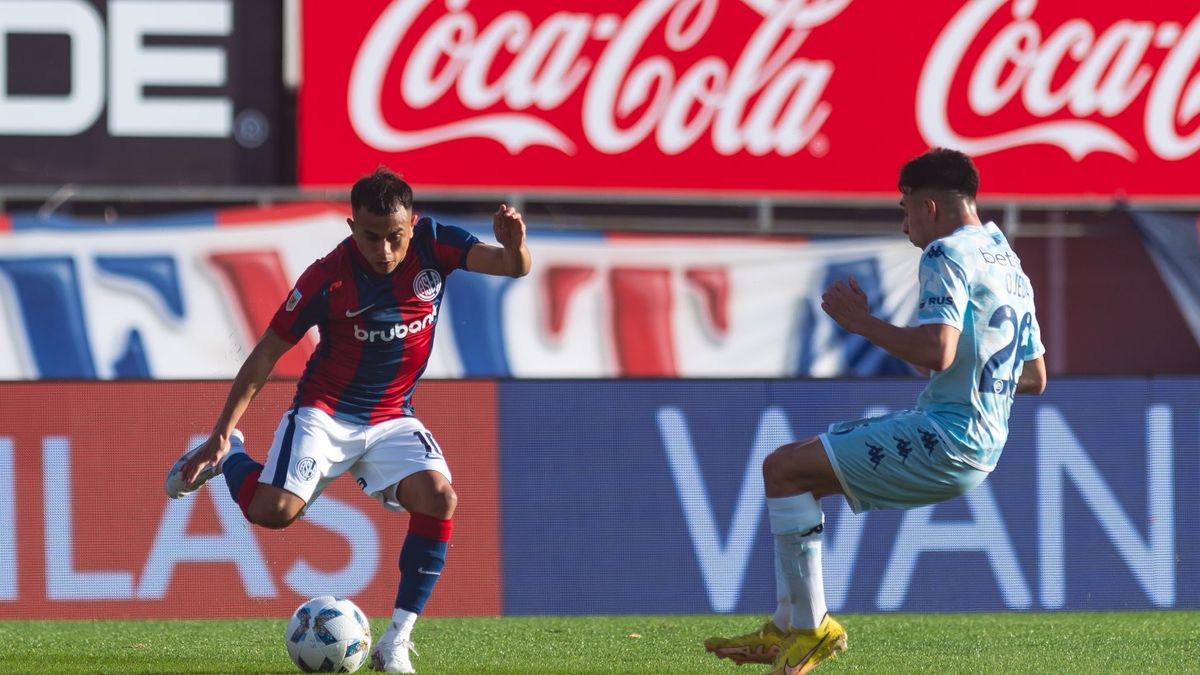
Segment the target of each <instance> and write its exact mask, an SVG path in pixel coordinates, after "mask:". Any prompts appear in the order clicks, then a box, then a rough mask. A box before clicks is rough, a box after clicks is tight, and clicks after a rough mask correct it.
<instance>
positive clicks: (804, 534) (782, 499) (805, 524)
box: [704, 438, 842, 664]
mask: <svg viewBox="0 0 1200 675" xmlns="http://www.w3.org/2000/svg"><path fill="white" fill-rule="evenodd" d="M763 481H764V483H765V485H766V493H767V514H768V516H769V518H770V522H771V531H772V533H773V534H774V536H775V596H776V600H777V604H776V610H775V615H774V616H773V617H772V619H771V620H770V621H767V622H766V623H764V624H763V625H762V626H761V627H760V628H758V629H757V630H755V631H752V632H750V633H747V634H745V635H739V636H736V637H732V638H709V639H708V640H706V641H705V642H704V646H705V649H707V650H708V651H710V652H713V653H714V654H716V655H717V656H718V657H720V658H727V659H730V660H731V661H733V662H735V663H739V664H740V663H773V662H774V661H775V660H776V658H777V657H778V655H779V654H780V652H781V649H782V646H783V643H784V640H785V637H786V636H787V634H788V631H789V630H792V629H804V630H815V629H816V628H817V627H818V626H819V625H820V624H821V621H822V620H823V619H824V618H825V614H826V609H825V593H824V586H823V581H822V579H823V577H822V574H821V540H822V534H821V532H822V530H823V529H824V525H823V523H824V516H823V514H822V513H821V507H820V506H819V505H818V503H817V499H819V498H820V497H823V496H826V495H830V494H840V493H841V491H842V490H841V484H840V483H839V482H838V478H837V475H836V474H835V473H834V471H833V468H832V467H831V466H830V463H829V459H828V458H827V457H826V455H825V450H824V447H823V446H822V445H821V441H820V440H819V439H817V438H811V439H808V440H806V441H800V442H796V443H788V444H786V445H783V446H781V447H779V448H778V449H776V450H775V451H774V452H772V453H771V454H770V455H768V456H767V458H766V460H765V461H764V462H763Z"/></svg>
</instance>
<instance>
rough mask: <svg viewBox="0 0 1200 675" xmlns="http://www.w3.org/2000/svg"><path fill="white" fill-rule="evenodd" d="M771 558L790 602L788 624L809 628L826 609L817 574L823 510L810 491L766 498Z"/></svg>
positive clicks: (813, 625) (820, 580) (821, 585)
mask: <svg viewBox="0 0 1200 675" xmlns="http://www.w3.org/2000/svg"><path fill="white" fill-rule="evenodd" d="M767 514H768V515H769V516H770V519H771V533H772V534H774V535H775V560H776V565H777V566H778V569H779V570H780V572H781V574H780V575H779V577H777V579H778V578H782V580H783V582H784V584H785V585H786V586H787V590H788V597H789V599H790V600H791V604H792V613H791V621H790V623H791V627H792V628H803V629H807V630H813V629H814V628H816V627H817V626H818V625H819V624H820V623H821V620H822V619H823V618H825V613H826V612H827V611H828V610H827V609H826V607H825V583H824V580H823V578H822V575H821V540H822V536H821V530H822V529H824V528H823V524H824V522H825V514H823V513H821V506H820V505H819V504H817V500H816V499H814V498H813V496H812V493H811V492H805V493H803V494H799V495H794V496H791V497H778V498H774V499H767Z"/></svg>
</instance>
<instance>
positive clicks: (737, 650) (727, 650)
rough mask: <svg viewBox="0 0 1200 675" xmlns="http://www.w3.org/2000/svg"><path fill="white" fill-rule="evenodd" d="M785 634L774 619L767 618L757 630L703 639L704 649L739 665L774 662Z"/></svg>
mask: <svg viewBox="0 0 1200 675" xmlns="http://www.w3.org/2000/svg"><path fill="white" fill-rule="evenodd" d="M785 637H787V634H786V633H784V632H783V630H782V629H780V628H779V627H778V626H776V625H775V622H774V621H771V620H770V619H768V620H767V622H766V623H764V624H763V625H762V626H761V627H759V629H758V630H756V631H754V632H753V633H747V634H746V635H739V636H737V637H731V638H723V637H714V638H709V639H707V640H705V641H704V649H706V650H707V651H710V652H712V653H714V654H716V655H717V658H721V659H729V660H730V661H733V662H734V663H736V664H738V665H739V666H740V665H742V664H743V663H774V662H775V659H776V657H778V656H779V653H780V651H781V648H782V646H783V640H784V638H785Z"/></svg>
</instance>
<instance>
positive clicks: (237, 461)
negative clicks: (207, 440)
mask: <svg viewBox="0 0 1200 675" xmlns="http://www.w3.org/2000/svg"><path fill="white" fill-rule="evenodd" d="M262 469H263V465H262V464H259V463H258V462H256V461H254V460H253V459H250V455H247V454H246V453H244V452H233V453H230V454H229V455H228V456H227V457H225V462H224V463H223V464H221V473H223V474H225V485H226V486H228V487H229V496H231V497H233V501H235V502H237V504H238V506H239V507H241V509H242V512H243V513H245V512H246V509H248V508H249V507H250V500H251V499H252V498H253V497H254V488H256V487H258V477H259V476H260V475H262ZM243 488H245V489H243Z"/></svg>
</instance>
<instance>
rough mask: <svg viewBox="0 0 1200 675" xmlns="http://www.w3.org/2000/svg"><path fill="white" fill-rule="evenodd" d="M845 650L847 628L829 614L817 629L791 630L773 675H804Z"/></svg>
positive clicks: (776, 661) (772, 672) (776, 660)
mask: <svg viewBox="0 0 1200 675" xmlns="http://www.w3.org/2000/svg"><path fill="white" fill-rule="evenodd" d="M845 649H846V629H845V628H842V624H840V623H838V622H837V621H834V620H833V617H831V616H829V615H828V614H826V615H825V618H824V619H823V620H822V621H821V625H820V626H817V629H816V630H805V629H803V628H794V629H792V630H790V631H788V634H787V639H786V640H784V642H783V650H782V651H781V652H780V653H779V657H778V658H777V659H775V667H774V668H773V669H772V670H771V675H804V674H805V673H807V672H809V671H811V670H812V669H813V668H816V667H817V666H819V665H820V664H821V662H822V661H824V660H826V659H831V658H833V657H835V656H837V654H838V652H842V651H845Z"/></svg>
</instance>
